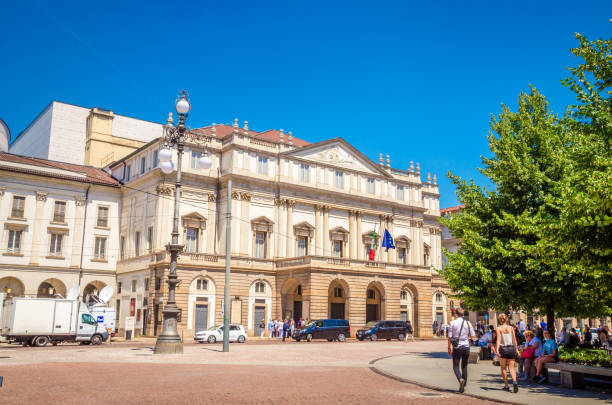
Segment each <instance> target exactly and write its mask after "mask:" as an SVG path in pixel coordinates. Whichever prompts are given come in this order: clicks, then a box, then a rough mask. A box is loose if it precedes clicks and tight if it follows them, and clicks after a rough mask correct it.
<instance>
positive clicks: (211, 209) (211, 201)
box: [157, 193, 217, 254]
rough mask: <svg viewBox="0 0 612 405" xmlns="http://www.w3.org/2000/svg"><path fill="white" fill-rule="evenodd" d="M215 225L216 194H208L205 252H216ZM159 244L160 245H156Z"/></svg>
mask: <svg viewBox="0 0 612 405" xmlns="http://www.w3.org/2000/svg"><path fill="white" fill-rule="evenodd" d="M216 227H217V196H216V195H215V194H212V193H210V194H208V220H207V221H206V250H205V253H209V254H217V243H216V242H217V241H215V229H216ZM157 246H160V245H157Z"/></svg>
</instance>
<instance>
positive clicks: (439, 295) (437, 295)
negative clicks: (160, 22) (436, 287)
mask: <svg viewBox="0 0 612 405" xmlns="http://www.w3.org/2000/svg"><path fill="white" fill-rule="evenodd" d="M442 301H443V299H442V293H436V302H440V303H441V302H442Z"/></svg>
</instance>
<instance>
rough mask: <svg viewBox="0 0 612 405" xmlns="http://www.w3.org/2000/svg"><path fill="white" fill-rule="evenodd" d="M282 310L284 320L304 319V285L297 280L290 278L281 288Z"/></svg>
mask: <svg viewBox="0 0 612 405" xmlns="http://www.w3.org/2000/svg"><path fill="white" fill-rule="evenodd" d="M281 308H282V315H283V318H292V319H294V320H295V321H297V320H299V319H300V318H301V317H302V284H301V283H300V281H299V280H297V279H295V278H289V279H287V281H285V282H284V283H283V287H282V288H281Z"/></svg>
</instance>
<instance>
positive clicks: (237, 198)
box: [232, 191, 240, 200]
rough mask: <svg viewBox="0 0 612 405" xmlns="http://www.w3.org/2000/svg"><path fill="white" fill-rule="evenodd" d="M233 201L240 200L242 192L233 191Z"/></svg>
mask: <svg viewBox="0 0 612 405" xmlns="http://www.w3.org/2000/svg"><path fill="white" fill-rule="evenodd" d="M232 200H240V192H239V191H232Z"/></svg>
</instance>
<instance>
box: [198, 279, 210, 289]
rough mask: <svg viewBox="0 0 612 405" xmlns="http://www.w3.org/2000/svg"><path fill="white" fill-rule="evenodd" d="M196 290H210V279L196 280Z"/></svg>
mask: <svg viewBox="0 0 612 405" xmlns="http://www.w3.org/2000/svg"><path fill="white" fill-rule="evenodd" d="M196 290H200V291H206V290H208V281H206V280H202V279H199V280H198V281H197V282H196Z"/></svg>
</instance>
